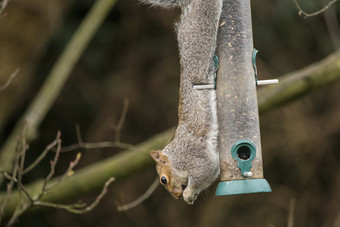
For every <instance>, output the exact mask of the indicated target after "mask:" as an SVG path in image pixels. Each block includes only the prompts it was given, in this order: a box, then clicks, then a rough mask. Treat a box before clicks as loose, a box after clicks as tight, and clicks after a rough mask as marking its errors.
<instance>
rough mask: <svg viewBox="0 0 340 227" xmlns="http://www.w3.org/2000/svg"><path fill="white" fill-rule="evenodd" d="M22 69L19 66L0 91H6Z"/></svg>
mask: <svg viewBox="0 0 340 227" xmlns="http://www.w3.org/2000/svg"><path fill="white" fill-rule="evenodd" d="M1 10H2V9H0V14H1ZM19 71H20V69H19V68H17V69H16V70H15V71H14V72H13V73H12V74H11V75H10V76H9V78H8V80H7V81H6V83H5V84H4V85H2V86H1V87H0V92H2V91H4V90H5V89H6V88H8V86H9V85H10V84H11V83H12V80H13V79H14V77H16V75H17V74H18V73H19Z"/></svg>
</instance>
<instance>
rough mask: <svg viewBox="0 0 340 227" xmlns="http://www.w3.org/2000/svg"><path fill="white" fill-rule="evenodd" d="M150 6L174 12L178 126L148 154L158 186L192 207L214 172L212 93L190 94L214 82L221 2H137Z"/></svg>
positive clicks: (216, 156) (216, 159)
mask: <svg viewBox="0 0 340 227" xmlns="http://www.w3.org/2000/svg"><path fill="white" fill-rule="evenodd" d="M140 1H141V2H144V3H149V4H151V5H153V6H161V7H166V8H170V7H180V8H181V18H180V21H179V23H177V25H176V30H177V38H178V47H179V55H180V65H181V75H180V92H179V107H178V126H177V128H176V131H175V134H174V137H173V139H172V141H171V142H170V143H169V144H168V145H167V146H166V147H165V148H164V149H163V150H158V151H151V156H152V158H153V159H154V160H155V161H156V164H157V165H156V169H157V172H158V175H159V180H160V183H161V184H163V185H164V186H165V188H166V189H167V190H168V191H169V193H170V194H171V195H172V196H173V197H174V198H176V199H180V198H182V197H183V199H184V200H185V201H186V202H187V203H188V204H193V203H194V201H195V200H196V198H197V196H198V195H199V193H200V192H201V191H203V190H205V189H207V188H208V187H209V186H210V185H211V184H212V183H213V182H214V181H215V180H216V178H217V177H218V175H219V173H220V167H219V153H218V147H217V135H218V126H217V113H216V108H217V107H216V91H215V90H214V89H202V90H196V89H194V85H204V84H213V83H214V82H215V78H214V75H215V71H216V68H215V64H214V60H213V56H214V53H215V49H216V37H217V30H218V24H219V19H220V14H221V10H222V0H140Z"/></svg>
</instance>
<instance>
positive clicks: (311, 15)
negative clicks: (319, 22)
mask: <svg viewBox="0 0 340 227" xmlns="http://www.w3.org/2000/svg"><path fill="white" fill-rule="evenodd" d="M293 1H294V3H295V5H296V8H298V10H299V15H300V16H301V15H303V16H305V17H313V16H316V15H318V14H321V13H323V12H325V11H326V10H327V9H328V8H329V7H330V6H331V5H333V4H334V3H336V2H337V1H338V0H331V1H330V2H328V4H327V5H326V6H325V7H323V8H322V9H320V10H318V11H315V12H314V13H306V12H305V11H303V10H302V9H301V7H300V5H299V4H298V3H297V0H293Z"/></svg>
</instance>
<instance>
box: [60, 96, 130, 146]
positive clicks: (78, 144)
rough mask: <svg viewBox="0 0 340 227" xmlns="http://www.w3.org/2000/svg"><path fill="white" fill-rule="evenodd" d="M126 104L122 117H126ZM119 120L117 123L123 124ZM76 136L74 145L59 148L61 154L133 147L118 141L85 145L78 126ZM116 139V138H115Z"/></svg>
mask: <svg viewBox="0 0 340 227" xmlns="http://www.w3.org/2000/svg"><path fill="white" fill-rule="evenodd" d="M124 103H127V104H124V108H123V112H122V116H124V115H126V111H127V105H128V102H124ZM122 118H123V119H125V117H121V119H122ZM121 119H120V120H119V122H124V120H121ZM122 124H123V123H120V124H119V125H120V126H119V127H120V129H119V131H120V130H121V127H122ZM76 136H77V140H78V141H77V142H78V143H76V144H72V145H69V146H66V147H62V148H61V152H69V151H74V150H78V149H100V148H121V149H131V148H132V147H133V145H131V144H127V143H122V142H120V141H119V140H118V141H115V142H111V141H102V142H96V143H86V142H84V141H83V137H82V135H81V130H80V126H79V125H78V124H77V125H76ZM116 139H117V137H116Z"/></svg>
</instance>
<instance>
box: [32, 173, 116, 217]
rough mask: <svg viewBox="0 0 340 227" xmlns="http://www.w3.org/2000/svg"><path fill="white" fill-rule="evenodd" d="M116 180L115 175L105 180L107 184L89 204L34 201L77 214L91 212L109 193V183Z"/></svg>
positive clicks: (39, 204)
mask: <svg viewBox="0 0 340 227" xmlns="http://www.w3.org/2000/svg"><path fill="white" fill-rule="evenodd" d="M114 180H115V178H114V177H111V178H110V179H109V180H107V181H106V182H105V185H104V187H103V190H102V191H101V193H100V194H99V195H98V196H97V198H96V199H95V200H94V202H93V203H92V204H91V205H89V206H87V205H86V204H85V203H76V204H71V205H63V204H55V203H50V202H44V201H37V202H35V203H34V205H36V206H45V207H53V208H59V209H64V210H67V211H69V212H71V213H76V214H83V213H86V212H89V211H91V210H93V209H94V208H95V207H96V206H97V205H98V204H99V202H100V201H101V200H102V198H103V197H104V196H105V194H106V193H107V191H108V190H107V188H108V187H109V185H110V184H111V183H112V182H113V181H114Z"/></svg>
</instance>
